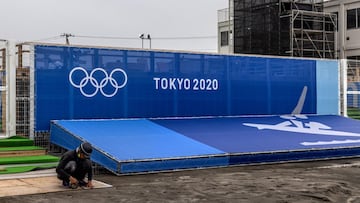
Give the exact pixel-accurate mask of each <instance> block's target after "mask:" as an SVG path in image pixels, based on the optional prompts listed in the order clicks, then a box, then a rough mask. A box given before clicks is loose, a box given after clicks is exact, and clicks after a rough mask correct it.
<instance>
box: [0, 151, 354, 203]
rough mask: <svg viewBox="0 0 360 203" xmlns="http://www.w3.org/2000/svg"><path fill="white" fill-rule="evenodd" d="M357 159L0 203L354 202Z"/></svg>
mask: <svg viewBox="0 0 360 203" xmlns="http://www.w3.org/2000/svg"><path fill="white" fill-rule="evenodd" d="M359 174H360V158H354V159H342V160H329V161H316V162H302V163H285V164H272V165H256V166H237V167H230V168H217V169H201V170H191V171H178V172H167V173H157V174H144V175H129V176H114V175H111V174H102V175H97V176H95V179H97V180H100V181H103V182H105V183H108V184H111V185H113V187H112V188H106V189H93V190H76V191H75V190H70V189H69V190H67V191H65V192H57V193H47V194H36V195H26V196H12V197H4V198H0V202H2V203H6V202H24V203H25V202H31V203H40V202H52V203H53V202H86V203H92V202H94V203H101V202H139V203H140V202H141V203H143V202H216V203H218V202H226V203H227V202H251V203H253V202H255V203H256V202H259V203H260V202H261V203H264V202H266V203H271V202H279V203H280V202H281V203H284V202H291V203H293V202H299V203H300V202H301V203H304V202H305V203H307V202H316V203H317V202H336V203H342V202H344V203H347V202H349V203H354V202H360V179H359Z"/></svg>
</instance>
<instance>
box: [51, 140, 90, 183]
mask: <svg viewBox="0 0 360 203" xmlns="http://www.w3.org/2000/svg"><path fill="white" fill-rule="evenodd" d="M91 152H92V146H91V144H90V143H88V142H84V143H82V144H81V145H80V146H79V147H77V148H76V149H75V150H71V151H67V152H65V153H64V154H63V156H62V157H61V159H60V161H59V164H58V166H57V167H56V173H57V177H58V178H59V179H60V180H62V181H63V185H64V186H66V187H70V188H73V189H75V188H77V187H78V186H80V187H89V188H93V184H92V176H93V174H92V163H91V160H90V155H91ZM86 174H87V177H88V182H86V181H85V180H84V179H85V176H86Z"/></svg>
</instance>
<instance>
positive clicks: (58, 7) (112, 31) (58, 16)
mask: <svg viewBox="0 0 360 203" xmlns="http://www.w3.org/2000/svg"><path fill="white" fill-rule="evenodd" d="M0 2H1V4H0V19H1V20H0V39H9V40H15V41H20V42H22V41H34V40H42V39H48V38H51V39H48V40H43V41H44V42H61V43H64V42H65V39H64V38H60V37H59V38H58V39H56V37H58V36H60V35H61V34H63V33H69V34H73V35H74V36H75V37H70V43H72V44H93V45H106V46H109V45H112V46H121V47H132V48H141V46H142V43H141V39H139V34H141V33H145V34H150V36H151V38H152V41H151V42H152V48H156V49H183V50H194V51H216V49H217V38H216V36H217V10H219V9H223V8H226V7H227V6H228V0H0ZM77 36H78V37H77ZM81 36H83V37H81ZM84 36H91V37H102V36H103V37H108V38H111V37H119V38H132V39H116V40H115V39H100V38H86V37H84ZM177 37H200V38H197V39H191V40H190V39H166V38H177ZM144 47H145V48H148V47H149V40H144Z"/></svg>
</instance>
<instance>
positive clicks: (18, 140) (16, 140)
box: [0, 136, 34, 147]
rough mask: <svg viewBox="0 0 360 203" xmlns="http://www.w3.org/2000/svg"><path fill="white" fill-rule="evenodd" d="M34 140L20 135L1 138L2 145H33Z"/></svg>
mask: <svg viewBox="0 0 360 203" xmlns="http://www.w3.org/2000/svg"><path fill="white" fill-rule="evenodd" d="M33 145H34V141H33V140H30V139H27V138H24V137H20V136H13V137H9V138H5V139H0V147H19V146H33Z"/></svg>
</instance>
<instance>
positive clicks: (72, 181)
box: [69, 176, 79, 185]
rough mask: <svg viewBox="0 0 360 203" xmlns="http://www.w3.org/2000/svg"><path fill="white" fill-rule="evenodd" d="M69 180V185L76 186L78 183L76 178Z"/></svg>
mask: <svg viewBox="0 0 360 203" xmlns="http://www.w3.org/2000/svg"><path fill="white" fill-rule="evenodd" d="M69 180H70V184H76V185H77V184H78V182H79V181H78V180H77V179H76V178H74V177H72V176H70V178H69Z"/></svg>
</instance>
